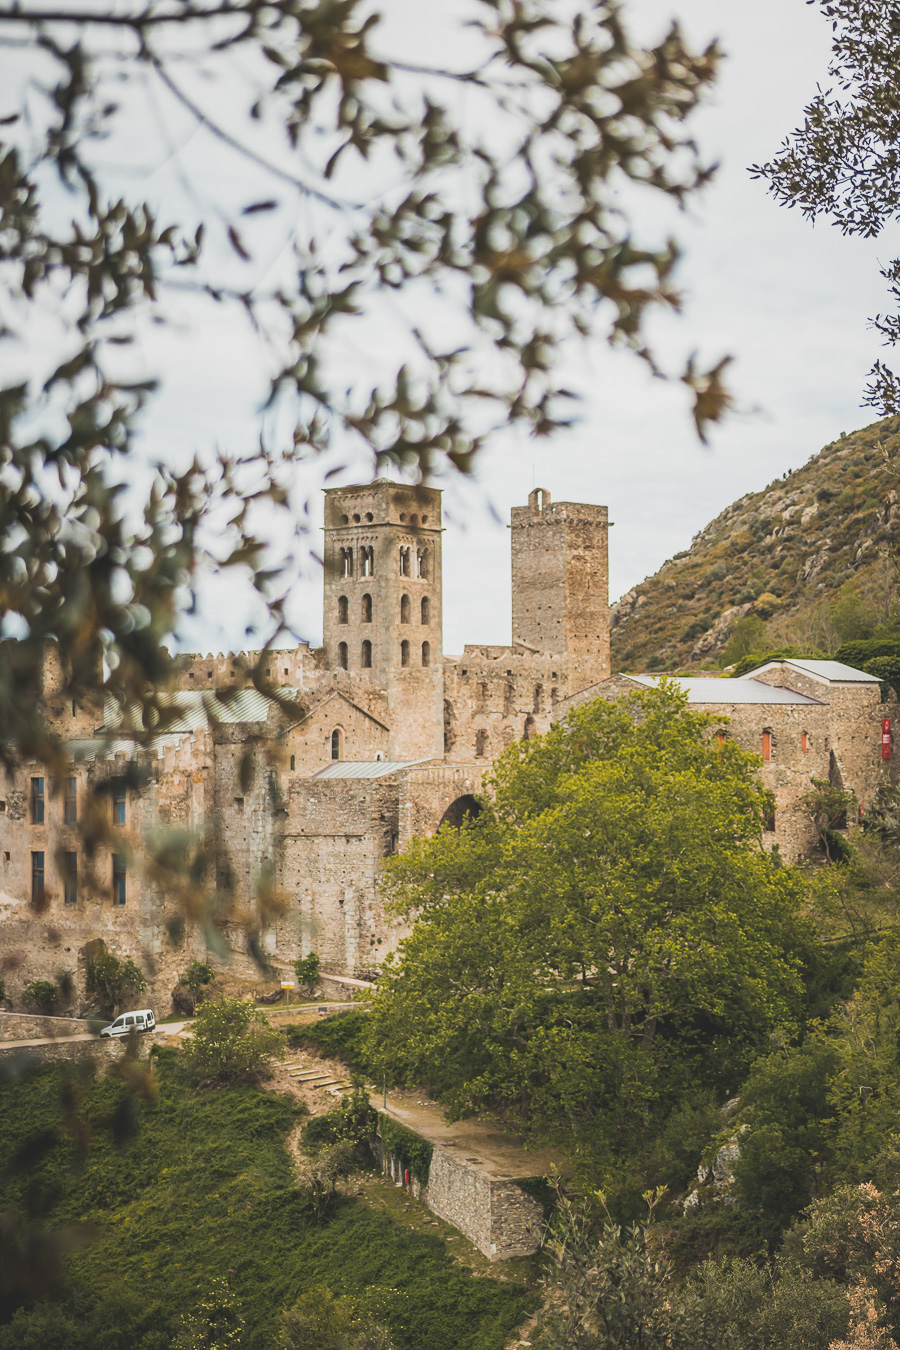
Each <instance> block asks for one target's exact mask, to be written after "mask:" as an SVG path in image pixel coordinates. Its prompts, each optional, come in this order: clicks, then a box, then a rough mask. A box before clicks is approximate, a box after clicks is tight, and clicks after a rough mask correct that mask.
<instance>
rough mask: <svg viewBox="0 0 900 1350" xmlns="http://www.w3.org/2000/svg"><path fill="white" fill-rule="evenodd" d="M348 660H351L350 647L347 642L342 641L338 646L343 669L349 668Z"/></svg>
mask: <svg viewBox="0 0 900 1350" xmlns="http://www.w3.org/2000/svg"><path fill="white" fill-rule="evenodd" d="M348 662H349V649H348V647H347V644H346V642H342V643H341V644H340V645H339V646H338V665H339V666H340V668H341V670H346V669H347V666H348Z"/></svg>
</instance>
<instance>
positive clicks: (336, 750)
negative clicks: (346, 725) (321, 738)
mask: <svg viewBox="0 0 900 1350" xmlns="http://www.w3.org/2000/svg"><path fill="white" fill-rule="evenodd" d="M343 753H344V737H343V733H342V732H341V731H339V730H338V728H337V727H335V729H334V731H333V732H332V733H331V758H332V759H341V758H342V756H343Z"/></svg>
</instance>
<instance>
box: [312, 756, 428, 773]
mask: <svg viewBox="0 0 900 1350" xmlns="http://www.w3.org/2000/svg"><path fill="white" fill-rule="evenodd" d="M429 762H430V761H429V760H427V759H374V760H373V759H366V760H353V759H335V760H333V761H332V763H331V764H329V765H327V766H326V767H325V768H324V769H320V770H319V772H318V773H314V774H313V778H384V777H385V776H386V775H387V774H389V773H397V771H398V770H400V769H411V768H412V767H413V766H414V765H416V764H428V763H429Z"/></svg>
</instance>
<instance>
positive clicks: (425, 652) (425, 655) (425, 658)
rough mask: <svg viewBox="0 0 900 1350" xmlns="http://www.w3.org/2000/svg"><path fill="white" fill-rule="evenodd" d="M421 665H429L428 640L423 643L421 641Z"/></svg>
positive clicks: (429, 647)
mask: <svg viewBox="0 0 900 1350" xmlns="http://www.w3.org/2000/svg"><path fill="white" fill-rule="evenodd" d="M422 665H423V666H430V665H431V643H430V642H423V643H422Z"/></svg>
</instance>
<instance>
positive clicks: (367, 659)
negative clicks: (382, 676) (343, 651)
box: [362, 638, 372, 670]
mask: <svg viewBox="0 0 900 1350" xmlns="http://www.w3.org/2000/svg"><path fill="white" fill-rule="evenodd" d="M362 668H363V670H371V669H372V644H371V642H370V641H369V639H368V638H366V640H365V642H364V643H363V645H362Z"/></svg>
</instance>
